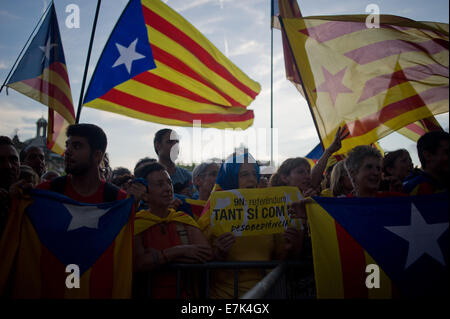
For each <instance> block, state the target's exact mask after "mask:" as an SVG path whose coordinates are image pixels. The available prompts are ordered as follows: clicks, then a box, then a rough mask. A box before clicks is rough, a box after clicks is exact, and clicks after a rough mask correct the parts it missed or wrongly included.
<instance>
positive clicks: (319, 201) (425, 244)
mask: <svg viewBox="0 0 450 319" xmlns="http://www.w3.org/2000/svg"><path fill="white" fill-rule="evenodd" d="M314 200H315V201H316V203H314V204H311V205H310V204H308V205H307V211H308V220H309V223H310V228H311V238H312V245H313V258H314V272H315V276H316V286H317V297H318V298H395V297H408V298H409V297H413V298H417V297H430V296H441V297H442V296H448V294H449V287H448V279H449V278H448V265H449V230H448V223H449V217H448V208H449V205H448V204H449V197H448V193H441V194H435V195H429V196H428V195H427V196H409V197H390V198H373V199H372V198H325V197H315V198H314ZM367 265H376V266H377V267H379V269H380V271H379V287H378V288H368V287H367V285H366V280H367V278H368V276H369V272H366V267H367Z"/></svg>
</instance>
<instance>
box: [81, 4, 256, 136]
mask: <svg viewBox="0 0 450 319" xmlns="http://www.w3.org/2000/svg"><path fill="white" fill-rule="evenodd" d="M260 90H261V87H260V85H259V84H258V83H257V82H255V81H253V80H251V79H250V78H249V77H248V76H247V75H246V74H244V73H243V72H242V71H241V70H240V69H239V68H238V67H237V66H235V65H234V64H233V63H232V62H231V61H230V60H228V59H227V58H226V57H225V56H224V55H223V54H222V53H221V52H220V51H219V50H218V49H217V48H216V47H215V46H214V45H213V44H212V43H211V42H209V40H208V39H206V37H204V36H203V35H202V34H201V33H200V32H199V31H198V30H197V29H195V28H194V27H193V26H192V25H191V24H190V23H189V22H188V21H186V20H185V19H184V18H183V17H181V16H180V15H179V14H178V13H176V12H175V11H173V10H172V9H171V8H170V7H168V6H167V5H166V4H164V3H163V2H162V1H159V0H152V1H150V0H142V1H141V0H131V1H130V2H129V3H128V5H127V7H126V8H125V10H124V12H123V13H122V16H121V17H120V19H119V21H118V22H117V24H116V26H115V28H114V30H113V31H112V33H111V35H110V38H109V40H108V42H107V44H106V46H105V48H104V50H103V53H102V55H101V57H100V59H99V61H98V64H97V67H96V70H95V71H94V74H93V76H92V79H91V82H90V85H89V87H88V90H87V93H86V96H85V98H84V103H83V104H84V105H86V106H89V107H93V108H97V109H101V110H105V111H110V112H115V113H119V114H122V115H126V116H130V117H134V118H138V119H142V120H146V121H150V122H157V123H162V124H167V125H178V126H191V125H192V123H193V121H194V120H201V123H202V126H203V127H215V128H221V129H223V128H242V129H245V128H247V127H249V126H250V125H252V123H253V118H254V114H253V111H251V110H248V109H247V106H248V105H249V104H250V103H251V102H252V101H253V100H254V99H255V97H256V96H257V95H258V93H259V92H260Z"/></svg>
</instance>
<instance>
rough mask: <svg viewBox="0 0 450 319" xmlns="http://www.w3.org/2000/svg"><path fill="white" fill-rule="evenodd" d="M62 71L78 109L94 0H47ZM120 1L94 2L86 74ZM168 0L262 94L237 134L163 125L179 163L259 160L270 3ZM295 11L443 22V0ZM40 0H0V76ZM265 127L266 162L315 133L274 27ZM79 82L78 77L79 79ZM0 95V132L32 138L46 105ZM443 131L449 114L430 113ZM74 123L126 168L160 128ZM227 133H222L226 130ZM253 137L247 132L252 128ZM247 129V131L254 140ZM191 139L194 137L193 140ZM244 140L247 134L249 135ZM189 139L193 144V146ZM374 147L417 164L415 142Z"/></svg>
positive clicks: (100, 116) (320, 1) (108, 120)
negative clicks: (99, 136) (241, 154)
mask: <svg viewBox="0 0 450 319" xmlns="http://www.w3.org/2000/svg"><path fill="white" fill-rule="evenodd" d="M54 2H55V7H56V12H57V16H58V21H59V28H60V32H61V37H62V42H63V46H64V51H65V58H66V63H67V69H68V73H69V78H70V82H71V88H72V97H73V101H74V106H75V108H77V105H78V100H79V96H80V91H81V82H82V78H83V72H84V66H85V61H86V56H87V51H88V50H87V49H88V45H89V38H90V34H91V29H92V23H93V20H94V13H95V7H96V3H97V1H94V0H55V1H54ZM127 2H128V0H103V1H102V4H101V8H100V14H99V18H98V24H97V31H96V35H95V39H94V45H93V48H92V54H91V61H90V65H89V72H88V77H87V79H88V81H89V79H90V76H91V74H92V72H93V70H94V68H95V65H96V63H97V61H98V58H99V56H100V53H101V51H102V49H103V47H104V45H105V43H106V40H107V39H108V36H109V34H110V32H111V31H112V29H113V27H114V25H115V23H116V21H117V19H118V17H119V16H120V14H121V13H122V10H123V9H124V7H125V6H126V3H127ZM164 2H166V3H167V5H169V6H170V7H172V8H173V9H174V10H175V11H177V12H178V13H179V14H181V15H182V16H183V17H184V18H186V19H187V20H188V21H189V22H190V23H191V24H193V25H194V26H195V27H196V28H197V29H199V30H200V32H202V33H203V34H204V35H205V36H206V37H207V38H208V39H209V40H210V41H211V42H212V43H213V44H214V45H215V46H216V47H217V48H218V49H219V50H220V51H222V52H223V53H224V54H225V55H226V56H227V57H228V58H229V59H230V60H231V61H232V62H233V63H234V64H236V65H237V66H238V67H239V68H240V69H241V70H242V71H244V72H245V73H246V74H247V75H248V76H249V77H250V78H252V79H253V80H255V81H257V82H259V83H260V84H261V88H262V89H261V93H260V94H259V95H258V96H257V97H256V99H255V100H254V101H253V102H252V104H250V106H249V109H252V110H253V111H254V114H255V120H254V124H253V126H252V127H251V128H250V129H249V130H247V131H244V132H227V133H226V131H223V130H217V129H196V130H193V129H192V128H190V127H189V128H186V127H175V126H174V127H171V128H172V129H175V130H176V131H177V132H178V134H179V135H180V136H181V139H180V149H181V152H180V156H179V158H178V161H177V162H178V163H184V164H190V163H191V162H197V163H198V162H199V161H201V160H206V159H208V158H212V157H218V158H224V157H226V156H227V155H229V154H230V153H231V152H232V151H233V147H234V146H236V147H237V146H239V145H241V143H243V144H245V145H248V147H249V149H250V152H251V153H252V154H253V155H254V156H255V157H256V158H257V159H259V160H270V130H269V129H270V118H271V115H270V114H271V112H270V96H271V94H270V73H271V68H270V56H271V32H270V1H269V0H164ZM298 3H299V7H300V10H301V12H302V14H303V16H312V15H339V14H367V13H366V7H367V6H368V5H370V4H376V5H378V7H379V8H380V13H381V14H393V15H399V16H403V17H407V18H411V19H414V20H418V21H435V22H444V23H448V20H449V16H448V10H449V3H448V1H447V0H428V1H418V0H396V1H391V0H387V1H363V0H346V1H337V0H298ZM48 4H49V1H48V0H0V80H1V81H2V83H3V81H4V79H5V78H6V76H7V74H8V72H9V70H10V68H11V66H12V65H13V63H14V61H15V60H16V58H17V56H18V54H19V52H20V50H21V49H22V47H23V45H24V44H25V42H26V40H27V39H28V37H29V35H30V33H31V31H32V30H33V28H34V27H35V25H36V24H37V22H38V21H39V18H40V16H41V15H42V13H43V11H44V10H45V8H46V7H47V5H48ZM71 4H74V5H76V6H78V8H79V9H80V24H79V28H68V27H67V26H66V23H65V21H66V18H67V17H68V16H69V13H67V12H66V8H67V7H68V6H69V5H71ZM273 38H274V39H273V50H274V53H273V63H274V73H273V114H274V115H273V126H274V128H275V130H274V160H275V165H279V164H281V162H282V161H283V160H285V159H287V158H289V157H297V156H305V155H306V154H307V153H309V151H310V150H312V149H313V148H314V147H315V146H316V145H317V144H318V143H319V138H318V135H317V132H316V129H315V126H314V123H313V119H312V117H311V115H310V112H309V109H308V106H307V103H306V101H305V99H304V98H303V97H302V96H301V95H300V94H299V93H298V91H297V90H296V89H295V88H294V86H293V85H292V84H291V83H290V82H289V81H288V80H286V77H285V71H284V57H283V50H282V44H281V34H280V31H279V30H276V29H274V31H273ZM86 86H87V84H86ZM8 93H9V94H8V95H6V93H5V90H3V91H2V93H1V94H0V135H7V136H10V137H12V136H13V135H14V133H15V130H16V129H17V130H18V135H19V138H20V139H21V140H22V141H23V140H26V139H29V138H32V137H34V136H35V135H36V121H37V120H38V119H39V118H40V117H41V116H44V117H46V116H47V107H46V106H44V105H42V104H40V103H38V102H36V101H34V100H32V99H30V98H28V97H26V96H24V95H22V94H20V93H17V92H16V91H14V90H12V89H10V90H8ZM437 119H438V121H439V122H440V124H441V126H442V127H443V128H444V129H445V130H446V131H448V127H449V119H448V113H446V114H442V115H438V116H437ZM80 122H84V123H94V124H97V125H99V126H101V127H102V128H103V129H104V131H105V133H106V134H107V136H108V148H107V152H108V153H109V157H110V162H111V166H112V167H113V168H114V167H118V166H124V167H127V168H129V169H132V168H133V167H134V165H135V163H136V162H137V161H138V160H139V159H140V158H142V157H145V156H149V157H154V158H156V153H155V151H154V149H153V137H154V134H155V132H156V131H158V130H159V129H162V128H164V127H167V126H165V125H161V124H157V123H151V122H146V121H142V120H137V119H132V118H128V117H125V116H122V115H118V114H114V113H110V112H105V111H101V110H96V109H92V108H88V107H86V108H83V109H82V111H81V116H80ZM226 134H227V135H226ZM252 134H254V135H252ZM246 136H250V137H252V136H255V137H256V144H255V143H252V142H248V140H247V139H246ZM194 141H196V142H194ZM250 141H252V140H251V139H250ZM194 143H195V148H194V146H193V145H194ZM380 145H381V146H382V148H383V149H384V150H385V151H392V150H395V149H398V148H406V149H407V150H408V151H409V152H410V154H411V157H412V159H413V162H414V164H415V165H419V161H418V157H417V151H416V146H415V143H414V142H413V141H411V140H408V139H407V138H405V137H403V136H401V135H399V134H397V133H392V134H391V135H389V136H387V137H385V138H383V139H382V140H381V141H380Z"/></svg>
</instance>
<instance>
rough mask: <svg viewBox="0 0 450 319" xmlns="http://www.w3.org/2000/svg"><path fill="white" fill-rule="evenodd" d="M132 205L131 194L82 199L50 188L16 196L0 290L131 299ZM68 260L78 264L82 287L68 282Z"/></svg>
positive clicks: (15, 294)
mask: <svg viewBox="0 0 450 319" xmlns="http://www.w3.org/2000/svg"><path fill="white" fill-rule="evenodd" d="M132 206H133V199H132V198H129V199H124V200H121V201H116V202H111V203H101V204H83V203H79V202H76V201H74V200H72V199H70V198H68V197H66V196H64V195H61V194H58V193H54V192H50V191H45V190H32V192H31V195H26V196H24V197H23V199H21V200H20V201H19V200H16V201H14V202H13V204H12V209H11V210H10V213H9V216H11V217H10V218H9V220H8V223H7V225H6V228H5V231H4V234H3V237H2V238H1V241H0V254H1V256H2V257H3V260H2V263H1V264H0V295H4V296H10V297H12V298H21V299H22V298H25V299H29V298H33V299H34V298H52V299H55V298H56V299H62V298H64V299H65V298H67V299H72V298H83V299H86V298H91V299H104V298H108V299H109V298H130V297H131V280H132V271H133V270H132V260H133V256H132V245H133V217H134V215H133V214H132ZM68 265H76V266H78V269H79V288H68V287H67V284H66V282H67V280H68V276H69V275H70V274H71V273H70V272H66V267H67V266H68ZM69 281H70V280H69Z"/></svg>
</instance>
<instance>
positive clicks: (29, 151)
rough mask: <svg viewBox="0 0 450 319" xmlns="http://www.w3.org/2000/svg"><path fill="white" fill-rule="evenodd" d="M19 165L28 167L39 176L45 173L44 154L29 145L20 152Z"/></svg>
mask: <svg viewBox="0 0 450 319" xmlns="http://www.w3.org/2000/svg"><path fill="white" fill-rule="evenodd" d="M20 163H21V164H22V165H28V166H30V167H31V168H32V169H33V171H35V172H36V174H37V175H38V176H39V178H41V177H42V175H43V174H44V173H45V157H44V152H43V151H42V149H40V148H39V147H37V146H34V145H30V146H27V147H25V148H24V149H23V150H22V152H20Z"/></svg>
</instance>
